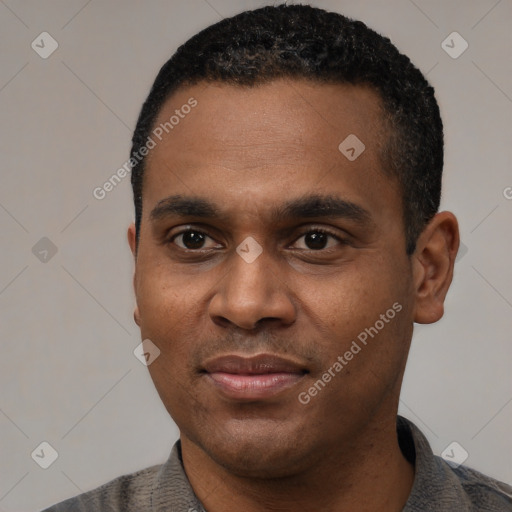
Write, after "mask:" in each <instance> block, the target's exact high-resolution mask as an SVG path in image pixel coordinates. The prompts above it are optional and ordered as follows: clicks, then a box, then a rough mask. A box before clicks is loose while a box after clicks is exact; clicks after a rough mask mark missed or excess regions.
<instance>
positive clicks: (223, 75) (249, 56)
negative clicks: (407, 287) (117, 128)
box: [131, 4, 443, 255]
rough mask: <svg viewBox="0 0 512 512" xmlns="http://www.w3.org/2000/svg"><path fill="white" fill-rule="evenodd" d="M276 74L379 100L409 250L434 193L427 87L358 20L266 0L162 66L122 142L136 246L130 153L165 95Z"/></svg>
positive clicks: (139, 162)
mask: <svg viewBox="0 0 512 512" xmlns="http://www.w3.org/2000/svg"><path fill="white" fill-rule="evenodd" d="M278 78H293V79H307V80H313V81H316V82H319V83H339V84H353V85H365V86H370V87H371V88H372V89H374V90H375V91H376V92H377V93H378V95H379V97H380V99H381V102H382V106H383V112H384V115H383V122H384V123H385V125H386V126H387V127H388V128H389V129H388V130H387V133H386V137H387V140H386V141H385V143H384V144H383V148H382V150H381V152H380V153H381V159H382V164H383V169H384V172H386V173H387V174H388V175H390V176H394V177H395V178H396V179H397V180H398V183H399V185H400V188H401V197H402V205H403V206H402V209H403V219H404V229H405V240H406V248H405V250H406V252H407V254H409V255H410V254H412V253H413V252H414V250H415V247H416V241H417V238H418V236H419V235H420V233H421V232H422V231H423V229H424V227H425V225H426V224H427V223H428V222H429V221H430V219H431V218H432V217H433V216H434V215H435V214H436V212H437V211H438V208H439V203H440V199H441V181H442V170H443V124H442V121H441V116H440V113H439V106H438V104H437V101H436V99H435V97H434V89H433V87H432V86H431V85H430V84H429V83H428V81H427V80H426V78H425V77H424V76H423V74H422V73H421V72H420V71H419V70H418V69H417V68H416V67H415V66H414V65H413V64H412V63H411V61H410V60H409V58H408V57H407V56H405V55H403V54H401V53H400V52H399V51H398V49H397V48H396V47H395V46H394V45H393V44H392V43H391V41H390V40H389V39H388V38H386V37H383V36H381V35H380V34H378V33H377V32H375V31H374V30H372V29H370V28H368V27H367V26H366V25H365V24H364V23H362V22H361V21H357V20H352V19H349V18H347V17H345V16H343V15H341V14H339V13H335V12H327V11H325V10H323V9H319V8H315V7H311V6H309V5H286V4H281V5H278V6H266V7H262V8H259V9H256V10H252V11H245V12H242V13H240V14H238V15H236V16H233V17H231V18H226V19H223V20H221V21H219V22H218V23H215V24H214V25H211V26H209V27H207V28H206V29H204V30H202V31H201V32H199V33H198V34H196V35H194V36H193V37H191V38H190V39H189V40H188V41H187V42H186V43H184V44H183V45H182V46H180V47H179V48H178V50H177V51H176V52H175V54H174V55H173V56H172V57H171V58H170V59H169V60H168V61H167V62H166V63H165V64H164V65H163V66H162V68H161V69H160V72H159V73H158V76H157V77H156V79H155V82H154V84H153V86H152V88H151V91H150V93H149V95H148V97H147V99H146V101H145V102H144V104H143V106H142V110H141V112H140V115H139V118H138V121H137V126H136V128H135V131H134V134H133V138H132V149H131V157H132V158H135V157H137V158H136V159H135V162H136V163H135V165H134V166H133V168H132V176H131V182H132V187H133V194H134V203H135V226H136V233H137V243H138V240H139V234H140V222H141V217H142V184H143V175H144V164H145V159H144V158H142V159H141V157H140V150H141V148H142V147H143V146H144V145H145V144H146V142H147V139H148V137H149V136H150V134H151V131H152V129H153V128H154V124H155V120H156V118H157V116H158V114H159V112H160V110H161V108H162V106H163V105H164V103H165V102H166V101H167V99H168V98H169V97H170V96H171V95H172V94H173V92H175V91H176V90H177V89H178V88H180V87H185V86H188V85H194V84H198V83H201V82H206V83H211V82H223V83H226V84H230V85H236V86H241V87H242V86H249V87H251V86H256V85H260V84H265V83H269V82H271V81H273V80H276V79H278Z"/></svg>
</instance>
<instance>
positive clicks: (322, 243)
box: [295, 229, 344, 251]
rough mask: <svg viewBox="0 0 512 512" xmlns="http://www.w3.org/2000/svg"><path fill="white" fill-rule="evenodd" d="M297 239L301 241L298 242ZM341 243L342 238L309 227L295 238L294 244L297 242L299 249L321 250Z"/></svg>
mask: <svg viewBox="0 0 512 512" xmlns="http://www.w3.org/2000/svg"><path fill="white" fill-rule="evenodd" d="M299 240H303V242H302V243H299ZM343 243H344V242H343V240H342V239H340V238H339V237H337V236H335V235H334V234H332V233H330V232H328V231H325V230H323V229H310V230H309V231H307V232H305V233H304V234H302V235H301V236H300V237H299V238H298V239H297V241H296V242H295V246H296V247H297V245H296V244H299V247H298V248H299V249H307V250H310V251H321V250H323V249H330V248H331V247H334V246H335V245H336V244H340V245H343Z"/></svg>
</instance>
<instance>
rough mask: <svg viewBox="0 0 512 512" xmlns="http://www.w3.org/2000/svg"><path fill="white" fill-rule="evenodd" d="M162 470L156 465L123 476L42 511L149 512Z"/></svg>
mask: <svg viewBox="0 0 512 512" xmlns="http://www.w3.org/2000/svg"><path fill="white" fill-rule="evenodd" d="M161 467H162V465H155V466H151V467H148V468H145V469H142V470H140V471H136V472H135V473H130V474H127V475H123V476H120V477H118V478H115V479H114V480H111V481H110V482H107V483H106V484H103V485H101V486H100V487H97V488H96V489H93V490H92V491H88V492H85V493H83V494H80V495H78V496H75V497H73V498H69V499H67V500H65V501H62V502H61V503H57V504H56V505H53V506H51V507H49V508H46V509H44V510H43V511H42V512H86V511H87V512H89V511H91V510H95V511H108V512H114V511H121V510H122V511H123V512H132V511H133V512H134V511H136V510H149V509H150V504H151V497H152V491H153V487H154V483H155V480H156V477H157V474H158V472H159V471H160V469H161Z"/></svg>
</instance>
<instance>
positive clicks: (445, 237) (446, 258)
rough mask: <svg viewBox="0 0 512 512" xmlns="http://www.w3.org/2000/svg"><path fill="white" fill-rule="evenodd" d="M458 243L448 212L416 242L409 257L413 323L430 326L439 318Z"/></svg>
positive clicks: (442, 312)
mask: <svg viewBox="0 0 512 512" xmlns="http://www.w3.org/2000/svg"><path fill="white" fill-rule="evenodd" d="M459 243H460V239H459V227H458V223H457V219H456V217H455V215H453V214H452V213H451V212H441V213H438V214H436V215H435V216H434V218H433V219H432V220H431V221H430V222H429V224H428V225H427V227H426V228H425V229H424V230H423V232H422V234H421V235H420V237H419V238H418V242H417V245H416V251H415V253H414V255H413V256H412V258H413V276H414V287H415V290H414V291H415V311H414V321H415V322H417V323H420V324H430V323H434V322H437V321H438V320H440V319H441V318H442V316H443V314H444V300H445V298H446V294H447V292H448V289H449V288H450V284H451V282H452V278H453V267H454V263H455V257H456V255H457V251H458V248H459Z"/></svg>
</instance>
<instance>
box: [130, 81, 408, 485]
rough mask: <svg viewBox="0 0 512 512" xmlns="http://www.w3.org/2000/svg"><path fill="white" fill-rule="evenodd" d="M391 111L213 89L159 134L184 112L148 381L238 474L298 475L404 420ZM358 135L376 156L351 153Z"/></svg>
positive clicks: (145, 227)
mask: <svg viewBox="0 0 512 512" xmlns="http://www.w3.org/2000/svg"><path fill="white" fill-rule="evenodd" d="M191 97H193V98H195V99H196V100H197V105H196V106H195V107H194V108H192V109H190V110H191V111H190V113H188V114H186V115H184V114H183V112H184V110H186V111H188V110H189V109H184V110H180V109H181V107H182V105H185V104H187V102H188V100H189V99H190V98H191ZM379 105H380V103H379V99H378V97H377V95H376V94H375V93H374V92H373V91H371V90H369V89H367V88H363V87H356V86H348V85H347V86H342V85H326V84H317V83H310V82H305V81H291V82H290V81H284V80H279V81H275V82H272V83H270V84H267V85H262V86H258V87H255V88H252V89H251V88H241V87H233V86H228V85H225V84H211V85H208V86H206V84H204V83H203V84H199V85H196V86H192V87H187V88H182V89H180V90H179V91H178V92H177V93H175V94H174V95H173V96H172V97H171V98H170V99H169V100H168V101H167V103H166V104H165V106H164V108H163V109H162V111H161V112H160V114H159V117H158V120H157V122H156V124H155V126H157V125H159V124H160V123H164V122H166V121H168V120H169V118H170V117H171V116H173V115H176V113H175V111H176V110H180V112H181V116H180V119H179V122H178V123H177V124H175V126H174V127H173V129H172V130H170V131H169V134H168V135H166V136H165V137H163V138H162V141H161V142H158V140H157V139H155V140H157V145H156V147H155V148H153V149H152V150H151V151H150V154H149V155H148V158H147V167H146V173H145V177H144V191H143V215H142V222H141V231H140V241H139V248H138V254H137V259H136V273H135V291H136V298H137V306H138V312H137V318H138V323H139V325H140V328H141V334H142V338H143V339H150V340H151V341H152V342H153V343H154V344H155V345H156V346H157V347H158V348H159V349H160V351H161V354H160V356H159V357H158V358H157V359H156V360H155V361H154V362H153V363H152V364H151V365H150V366H149V370H150V373H151V377H152V378H153V380H154V383H155V386H156V388H157V390H158V392H159V394H160V397H161V398H162V400H163V402H164V404H165V406H166V408H167V410H168V411H169V413H170V414H171V415H172V417H173V419H174V420H175V422H176V424H177V425H178V427H179V429H180V432H181V437H182V441H183V442H184V443H189V445H191V446H192V445H194V446H195V447H196V448H198V449H200V450H202V451H203V452H204V453H206V454H207V455H208V456H209V457H210V458H211V459H213V461H215V462H216V463H218V464H221V465H222V466H224V467H226V468H229V469H230V470H231V471H234V472H236V473H238V474H241V475H242V474H243V475H251V476H280V475H286V474H289V473H290V472H292V471H297V470H300V469H301V468H305V467H307V466H308V465H309V464H311V463H312V462H313V461H315V460H320V458H321V457H323V456H325V455H326V454H328V453H333V450H334V451H336V450H344V451H348V450H351V449H354V446H355V445H356V444H357V441H356V440H357V435H358V433H360V432H361V431H363V430H364V429H368V428H369V426H370V425H374V424H377V423H379V422H380V424H382V423H383V422H391V421H392V422H394V421H395V417H396V416H395V414H396V404H397V401H398V394H399V388H400V384H401V378H402V374H403V369H404V366H405V361H406V357H407V351H408V348H409V343H410V338H411V335H412V321H413V298H414V294H413V286H412V277H411V266H410V261H409V259H408V257H407V255H406V253H405V239H404V226H403V220H402V206H401V200H400V192H399V188H398V186H397V184H396V182H395V181H394V180H391V179H390V178H389V177H388V176H386V175H385V173H384V172H383V171H382V165H381V161H380V158H379V148H380V147H382V145H383V144H384V143H385V137H386V133H384V130H383V125H382V123H381V117H380V116H381V114H380V107H379ZM174 121H175V120H174ZM164 134H165V132H164ZM351 134H353V135H355V136H357V138H358V139H359V140H360V141H361V142H362V143H363V144H364V146H365V149H364V151H363V152H362V153H361V154H359V156H357V153H358V149H359V150H360V149H361V148H362V146H357V147H356V146H355V143H354V140H355V139H353V138H351V139H348V143H347V145H348V147H345V146H342V148H343V147H344V148H345V149H344V152H345V154H344V153H343V152H342V151H341V150H340V149H338V146H339V145H340V143H341V142H342V141H344V140H345V139H346V138H347V137H348V136H350V135H351ZM350 142H351V143H350ZM349 143H350V144H349ZM351 147H354V151H352V150H351V149H350V148H351ZM354 155H356V156H357V158H355V159H354V158H353V157H354ZM347 156H349V157H350V159H349V158H347ZM176 196H179V198H177V197H176ZM177 199H180V200H181V202H179V201H178V200H177ZM183 200H185V201H186V202H185V203H184V202H183ZM329 200H330V201H329ZM131 235H132V247H133V228H132V232H131ZM249 237H250V238H249ZM260 251H261V253H260ZM393 305H395V308H394V313H395V314H393V315H392V314H391V313H390V312H389V311H390V310H393ZM398 306H400V307H398ZM399 310H400V311H399ZM392 312H393V311H392ZM362 333H366V339H365V342H366V343H363V342H362V339H364V338H365V336H364V334H362ZM370 333H371V334H370ZM354 341H355V342H356V345H354V344H353V342H354ZM356 346H358V347H359V350H357V348H356ZM347 352H351V353H352V357H350V356H345V354H346V353H347ZM340 356H341V358H342V360H343V362H344V363H343V364H342V363H341V361H340V359H339V357H340ZM336 362H338V365H336ZM340 365H341V369H340ZM329 370H330V372H329ZM326 372H327V373H328V374H329V375H330V376H331V378H330V379H329V377H325V373H326ZM323 376H324V377H323ZM322 378H323V382H324V385H322V384H321V383H319V382H318V381H319V379H320V380H322ZM315 383H316V386H315ZM315 390H316V392H315Z"/></svg>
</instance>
